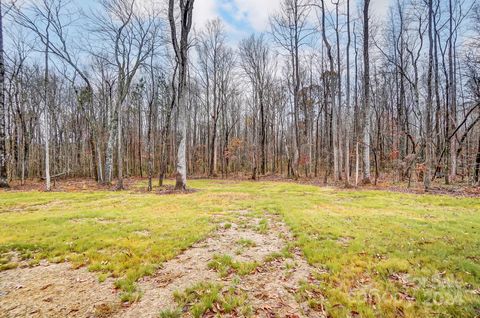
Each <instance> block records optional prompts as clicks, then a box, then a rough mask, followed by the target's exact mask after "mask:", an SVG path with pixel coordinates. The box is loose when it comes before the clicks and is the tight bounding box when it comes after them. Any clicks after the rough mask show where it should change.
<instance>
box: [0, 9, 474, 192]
mask: <svg viewBox="0 0 480 318" xmlns="http://www.w3.org/2000/svg"><path fill="white" fill-rule="evenodd" d="M279 1H282V6H281V10H280V11H278V12H276V13H274V14H272V15H271V17H270V27H269V31H268V32H265V33H254V34H252V35H251V36H248V37H246V38H244V39H240V40H238V41H237V40H236V39H233V38H232V37H231V34H230V32H229V30H228V28H227V27H226V26H225V24H224V23H223V22H221V20H220V19H218V20H212V21H210V22H208V23H207V24H206V25H204V26H197V25H196V24H195V23H194V22H195V21H192V12H194V11H195V8H196V5H197V2H195V1H194V0H169V1H159V2H158V5H153V6H152V5H147V4H145V2H144V1H140V0H101V1H97V2H95V4H94V5H92V8H83V7H82V8H80V1H79V0H78V1H66V0H39V1H34V2H22V1H13V2H12V0H2V1H1V10H2V13H1V18H2V24H3V28H2V31H3V32H2V37H1V40H0V45H1V47H0V48H1V56H0V57H1V59H0V81H1V82H0V84H1V88H2V89H1V95H0V100H1V104H0V185H1V186H8V183H11V182H12V180H21V181H20V182H22V183H23V182H24V181H25V180H27V179H31V178H42V179H43V180H45V182H46V189H47V190H49V189H50V188H51V181H50V180H51V179H52V178H54V177H59V176H67V177H83V178H85V177H86V178H94V179H96V180H97V181H98V182H99V183H106V184H110V183H112V182H113V183H114V184H115V185H116V187H117V188H122V187H123V178H125V177H131V176H142V177H149V180H150V182H149V184H150V189H151V185H152V183H153V182H155V183H157V182H160V183H162V181H163V179H164V178H166V177H170V176H175V177H176V180H177V181H176V182H177V188H179V189H182V188H185V187H186V185H187V175H188V176H210V177H213V176H218V177H225V178H226V177H238V176H248V177H250V178H253V179H258V178H261V177H262V176H266V175H280V176H283V177H289V178H315V179H318V180H320V181H321V182H325V183H326V184H339V185H341V184H345V185H358V184H361V183H373V182H377V181H378V180H380V179H381V180H388V181H391V182H404V183H405V185H406V186H408V185H410V183H411V182H421V183H422V184H423V186H424V187H425V189H428V188H429V187H431V186H432V184H433V183H432V182H437V183H438V182H441V183H446V184H454V183H457V182H463V183H468V184H469V185H478V182H479V180H480V176H479V175H480V173H479V169H480V125H479V124H478V123H479V121H480V5H479V3H478V2H476V1H469V0H460V1H454V0H392V1H391V6H390V9H389V11H388V14H387V16H386V17H384V18H383V19H379V18H377V17H376V16H375V15H374V14H372V7H371V3H370V0H362V1H350V0H338V1H337V2H335V1H330V0H279Z"/></svg>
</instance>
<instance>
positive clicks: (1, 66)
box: [0, 1, 8, 188]
mask: <svg viewBox="0 0 480 318" xmlns="http://www.w3.org/2000/svg"><path fill="white" fill-rule="evenodd" d="M3 55H4V51H3V14H2V2H1V1H0V188H8V180H7V149H6V136H5V60H4V57H3Z"/></svg>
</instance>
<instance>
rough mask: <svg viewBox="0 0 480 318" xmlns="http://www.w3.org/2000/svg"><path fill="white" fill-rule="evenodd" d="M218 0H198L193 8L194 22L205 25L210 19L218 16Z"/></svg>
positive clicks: (200, 25) (198, 25) (201, 25)
mask: <svg viewBox="0 0 480 318" xmlns="http://www.w3.org/2000/svg"><path fill="white" fill-rule="evenodd" d="M217 4H218V0H196V1H195V3H194V8H193V23H194V24H195V25H196V26H197V27H203V26H204V25H205V23H206V22H207V21H208V20H213V19H215V18H217V17H218V6H217Z"/></svg>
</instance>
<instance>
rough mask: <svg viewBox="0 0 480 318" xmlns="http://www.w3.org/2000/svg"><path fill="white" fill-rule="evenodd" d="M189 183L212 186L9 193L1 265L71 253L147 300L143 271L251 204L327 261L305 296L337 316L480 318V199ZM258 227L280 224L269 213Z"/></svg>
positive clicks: (0, 232) (318, 260)
mask: <svg viewBox="0 0 480 318" xmlns="http://www.w3.org/2000/svg"><path fill="white" fill-rule="evenodd" d="M189 185H190V186H191V187H193V188H197V189H199V190H200V191H198V192H195V193H192V194H188V195H168V196H157V195H154V194H139V193H128V192H123V193H116V192H115V193H114V192H92V193H85V192H82V193H41V192H29V193H15V192H1V193H0V217H1V218H2V221H1V224H0V269H2V268H3V269H6V268H9V267H13V266H15V264H12V262H11V261H10V260H9V256H8V254H7V252H8V251H12V250H15V251H17V252H18V253H19V254H20V256H21V257H23V258H25V259H29V260H30V261H31V262H32V263H34V262H38V261H39V260H40V259H44V258H46V259H49V260H51V261H64V260H68V261H70V262H72V264H74V266H83V265H86V266H88V268H89V269H90V270H92V271H97V272H99V273H101V274H103V275H111V276H113V277H115V278H116V280H117V283H116V284H117V286H118V287H119V288H121V289H122V290H123V291H124V293H125V295H124V296H123V297H125V298H127V299H130V298H135V297H137V296H138V294H137V293H138V291H137V290H136V289H135V285H134V282H135V281H136V280H137V279H138V278H139V277H141V276H143V275H149V274H151V273H153V272H154V270H155V269H156V268H158V266H159V265H160V264H161V263H162V262H164V261H165V260H167V259H170V258H172V257H174V256H175V255H176V254H178V253H179V252H180V251H182V250H183V249H185V248H188V246H190V245H191V244H193V243H194V242H195V241H198V240H199V239H201V238H203V237H205V236H207V235H208V233H209V232H210V231H211V230H213V229H214V228H215V224H214V222H213V221H216V222H218V223H220V222H221V221H224V220H227V219H228V220H230V222H233V220H232V215H233V214H232V213H231V211H236V210H248V211H251V213H252V215H260V216H261V215H263V213H265V212H268V213H272V214H277V215H280V216H281V217H282V218H283V220H284V221H285V222H286V223H287V225H288V226H289V227H290V229H291V230H292V232H293V234H294V236H295V238H296V243H295V244H296V245H297V246H298V247H300V248H301V249H302V251H303V252H304V254H305V257H306V258H307V260H308V262H309V263H310V264H312V265H313V266H315V267H316V268H317V269H318V273H317V275H316V279H317V281H318V282H317V283H311V284H312V285H309V286H304V291H303V292H302V291H301V292H300V295H298V297H299V298H302V299H304V298H306V301H307V302H308V303H309V304H311V306H312V307H319V306H320V307H321V308H324V309H325V310H326V312H327V313H328V314H329V315H330V316H331V317H347V316H349V315H352V313H355V312H357V313H359V315H360V316H362V317H398V316H404V317H422V316H425V317H475V316H477V315H479V314H480V297H479V296H478V295H477V294H476V293H475V291H478V290H479V289H480V200H479V199H474V198H453V197H447V196H433V195H415V194H402V193H393V192H385V191H353V190H349V191H343V190H338V189H333V188H319V187H315V186H307V185H299V184H291V183H280V182H222V181H207V180H194V181H191V182H190V183H189ZM214 215H215V218H214V217H213V216H214ZM218 215H224V216H225V218H224V220H221V219H222V218H219V217H218ZM257 230H258V231H260V232H266V231H268V220H267V218H264V219H263V220H262V221H261V222H259V224H258V226H257ZM273 256H275V255H272V257H273ZM275 257H277V256H275ZM279 257H280V256H279ZM232 262H233V261H232ZM219 264H220V265H218V267H219V269H220V268H223V267H225V268H230V267H231V266H232V264H234V262H233V263H232V264H229V262H228V260H226V259H225V260H221V262H219ZM224 265H225V266H224ZM222 266H223V267H222ZM234 270H235V269H234ZM100 278H102V279H104V278H105V276H102V277H100ZM309 295H310V296H309ZM311 295H314V296H311ZM315 295H316V296H315Z"/></svg>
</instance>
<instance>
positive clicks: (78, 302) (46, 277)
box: [0, 262, 119, 318]
mask: <svg viewBox="0 0 480 318" xmlns="http://www.w3.org/2000/svg"><path fill="white" fill-rule="evenodd" d="M118 307H119V304H118V295H117V292H116V291H115V289H114V288H113V281H112V280H106V281H105V282H103V283H99V282H98V278H97V275H95V274H94V273H89V272H88V271H87V270H86V269H85V268H81V269H76V270H73V269H71V266H70V265H69V264H67V263H63V264H48V263H46V262H42V263H41V265H39V266H36V267H32V268H17V269H11V270H7V271H3V272H0V317H1V318H4V317H5V318H6V317H95V316H97V317H98V316H99V315H98V314H100V313H103V312H105V311H111V312H113V311H115V310H117V309H118ZM107 308H108V309H107Z"/></svg>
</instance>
